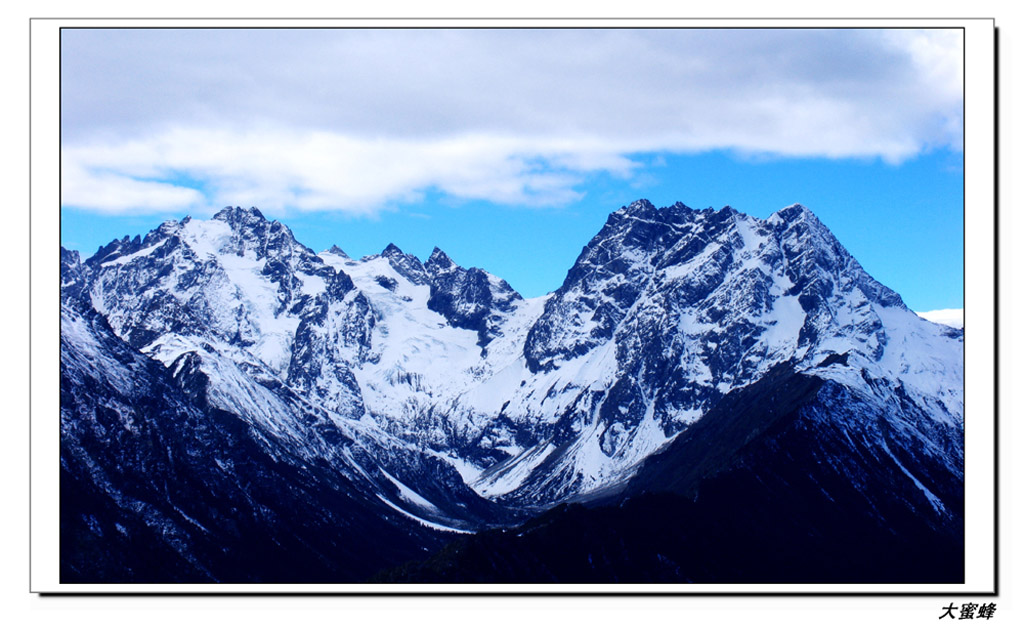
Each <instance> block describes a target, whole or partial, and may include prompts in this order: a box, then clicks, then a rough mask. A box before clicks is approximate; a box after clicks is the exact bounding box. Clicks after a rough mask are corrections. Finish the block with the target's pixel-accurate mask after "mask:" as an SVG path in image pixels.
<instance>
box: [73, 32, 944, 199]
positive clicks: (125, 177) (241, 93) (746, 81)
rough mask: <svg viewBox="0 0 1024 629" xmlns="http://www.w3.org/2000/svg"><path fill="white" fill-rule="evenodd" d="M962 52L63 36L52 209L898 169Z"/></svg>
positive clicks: (624, 39)
mask: <svg viewBox="0 0 1024 629" xmlns="http://www.w3.org/2000/svg"><path fill="white" fill-rule="evenodd" d="M961 46H962V42H961V39H960V32H959V31H956V30H944V31H928V32H923V31H894V30H878V31H872V30H855V29H850V30H838V31H818V30H772V29H769V30H744V31H724V30H628V29H627V30H514V29H513V30H312V31H289V30H273V29H271V30H254V31H247V30H227V31H218V30H205V31H204V30H177V31H176V30H156V31H133V30H130V29H129V30H114V31H107V30H80V31H79V30H67V29H66V30H64V31H63V35H62V47H63V48H62V50H63V57H62V116H63V118H62V133H63V137H64V146H63V164H64V167H65V172H64V177H63V181H62V186H63V191H64V199H63V202H64V203H65V204H66V205H73V206H78V207H82V208H88V209H94V210H96V211H105V212H127V211H148V210H153V209H155V208H156V207H158V206H161V205H166V204H173V203H183V204H195V203H201V202H203V203H209V204H211V205H218V204H222V203H223V204H228V203H230V204H248V203H253V204H259V205H263V206H276V207H279V208H282V209H292V210H296V211H302V210H324V209H339V210H345V211H350V212H373V211H376V210H378V209H379V208H381V207H384V206H387V205H388V204H394V203H396V202H401V201H405V200H411V199H417V198H419V197H420V196H421V195H423V194H424V193H425V192H426V191H428V190H439V191H441V192H443V193H445V194H448V195H451V196H454V197H460V198H467V199H487V200H491V201H496V202H501V203H510V204H526V205H545V204H560V203H564V202H567V201H571V200H573V199H576V198H578V197H579V195H580V194H581V192H580V191H579V189H578V187H579V185H580V182H581V181H583V179H584V178H585V177H586V176H587V175H588V174H591V173H595V172H608V173H611V174H613V175H615V176H618V177H622V178H631V177H636V176H639V175H641V174H643V167H642V165H641V164H640V163H638V162H637V161H635V160H634V159H631V158H630V155H633V154H636V153H641V152H655V153H657V152H695V151H705V150H711V149H728V150H735V151H739V152H743V153H752V154H767V155H775V156H819V157H829V158H839V157H868V158H873V157H880V158H882V159H885V160H888V161H890V162H899V161H902V160H905V159H908V158H911V157H913V156H914V155H917V154H918V153H920V152H922V151H925V150H929V149H930V148H934V147H952V148H953V149H958V148H960V146H961V143H962V139H961V135H960V131H961V126H962V122H961V121H962V89H961V85H962V75H963V70H962V67H961V66H960V61H961ZM120 185H123V186H124V188H123V189H124V190H125V192H124V194H123V195H119V194H118V193H117V192H116V188H117V186H120ZM190 187H191V188H192V189H191V192H190ZM199 190H201V191H202V193H200V192H199ZM149 194H152V195H153V198H152V199H148V198H147V196H148V195H149Z"/></svg>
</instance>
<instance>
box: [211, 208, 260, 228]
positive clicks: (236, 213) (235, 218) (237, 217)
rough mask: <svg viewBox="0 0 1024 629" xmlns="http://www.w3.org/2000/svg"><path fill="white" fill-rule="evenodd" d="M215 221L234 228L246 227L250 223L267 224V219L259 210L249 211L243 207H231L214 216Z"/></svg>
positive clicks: (252, 209) (250, 209) (251, 209)
mask: <svg viewBox="0 0 1024 629" xmlns="http://www.w3.org/2000/svg"><path fill="white" fill-rule="evenodd" d="M213 220H215V221H224V222H225V223H228V224H230V225H232V226H234V225H239V224H242V225H245V224H250V223H259V222H265V221H266V220H267V218H266V217H265V216H263V213H262V212H260V211H259V210H258V209H257V208H255V207H251V208H249V209H248V210H246V209H244V208H241V207H231V206H230V205H229V206H227V207H225V208H224V209H223V210H221V211H220V212H217V213H216V214H214V215H213Z"/></svg>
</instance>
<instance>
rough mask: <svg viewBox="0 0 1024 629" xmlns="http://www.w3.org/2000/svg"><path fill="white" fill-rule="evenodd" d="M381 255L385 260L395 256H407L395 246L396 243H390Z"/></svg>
mask: <svg viewBox="0 0 1024 629" xmlns="http://www.w3.org/2000/svg"><path fill="white" fill-rule="evenodd" d="M380 255H382V256H384V257H385V258H390V257H393V256H400V255H405V253H404V252H403V251H402V250H401V249H399V248H398V247H397V246H395V243H393V242H389V243H388V246H387V247H384V251H381V252H380Z"/></svg>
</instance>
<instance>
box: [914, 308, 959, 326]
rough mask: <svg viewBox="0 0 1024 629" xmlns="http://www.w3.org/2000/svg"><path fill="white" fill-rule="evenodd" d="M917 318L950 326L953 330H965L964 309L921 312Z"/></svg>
mask: <svg viewBox="0 0 1024 629" xmlns="http://www.w3.org/2000/svg"><path fill="white" fill-rule="evenodd" d="M917 316H919V317H921V318H922V319H927V320H929V321H934V322H935V323H941V324H942V325H948V326H949V327H951V328H957V329H960V330H962V329H964V309H963V308H945V309H943V310H929V311H927V312H919V313H917Z"/></svg>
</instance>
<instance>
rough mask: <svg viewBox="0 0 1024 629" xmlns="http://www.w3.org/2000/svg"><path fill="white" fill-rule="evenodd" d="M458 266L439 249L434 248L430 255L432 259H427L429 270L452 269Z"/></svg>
mask: <svg viewBox="0 0 1024 629" xmlns="http://www.w3.org/2000/svg"><path fill="white" fill-rule="evenodd" d="M454 266H457V265H456V264H455V262H454V261H452V259H451V258H450V257H448V254H447V253H445V252H444V251H441V249H439V248H438V247H434V250H433V251H432V252H431V253H430V257H429V258H427V262H426V267H427V268H428V269H440V270H443V269H450V268H452V267H454Z"/></svg>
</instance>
